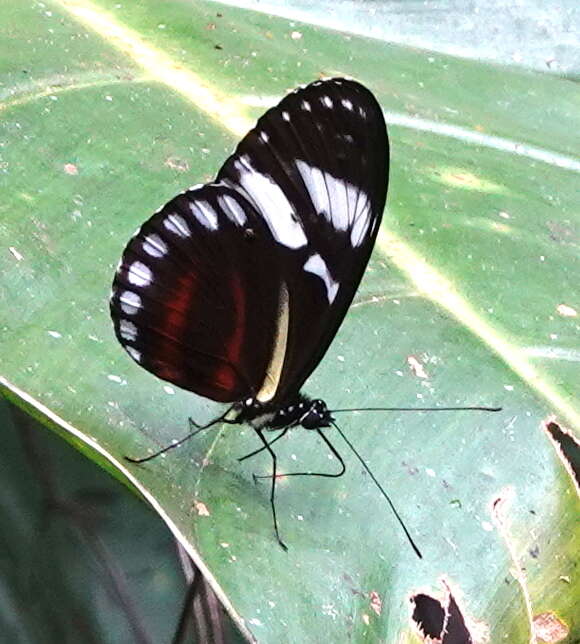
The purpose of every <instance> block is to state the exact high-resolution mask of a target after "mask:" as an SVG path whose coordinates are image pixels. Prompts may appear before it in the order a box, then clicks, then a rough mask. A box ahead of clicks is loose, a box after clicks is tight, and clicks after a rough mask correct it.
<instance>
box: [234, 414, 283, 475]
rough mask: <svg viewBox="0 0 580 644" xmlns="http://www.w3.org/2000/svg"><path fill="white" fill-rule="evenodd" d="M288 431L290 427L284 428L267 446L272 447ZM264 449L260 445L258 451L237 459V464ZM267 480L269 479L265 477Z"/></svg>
mask: <svg viewBox="0 0 580 644" xmlns="http://www.w3.org/2000/svg"><path fill="white" fill-rule="evenodd" d="M289 429H290V427H286V428H285V429H284V430H282V431H281V432H280V433H279V434H278V436H276V437H275V438H273V439H272V440H271V441H270V442H269V443H268V445H273V444H274V443H275V442H276V441H277V440H278V439H280V438H282V436H285V435H286V432H287V431H288V430H289ZM265 449H266V447H265V446H264V445H262V447H258V449H255V450H254V451H253V452H250V453H249V454H246V455H245V456H241V457H240V458H238V462H240V463H241V462H242V461H245V460H246V459H247V458H251V457H252V456H255V455H256V454H259V453H260V452H263V451H264V450H265ZM267 478H269V477H267Z"/></svg>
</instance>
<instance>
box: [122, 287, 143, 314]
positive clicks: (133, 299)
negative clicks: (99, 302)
mask: <svg viewBox="0 0 580 644" xmlns="http://www.w3.org/2000/svg"><path fill="white" fill-rule="evenodd" d="M119 302H120V304H121V310H122V311H123V313H126V314H127V315H135V313H137V311H138V310H139V309H140V308H141V307H142V306H143V302H142V301H141V297H140V296H139V295H138V294H137V293H133V291H123V292H122V293H121V295H120V296H119Z"/></svg>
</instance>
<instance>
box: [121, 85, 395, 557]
mask: <svg viewBox="0 0 580 644" xmlns="http://www.w3.org/2000/svg"><path fill="white" fill-rule="evenodd" d="M388 172H389V143H388V138H387V129H386V126H385V121H384V118H383V114H382V110H381V107H380V105H379V104H378V102H377V100H376V99H375V97H374V96H373V95H372V94H371V92H370V91H369V90H368V89H366V88H365V87H363V86H362V85H361V84H360V83H357V82H355V81H353V80H346V79H344V78H334V79H330V80H324V81H317V82H314V83H312V84H311V85H308V86H307V87H304V88H302V89H298V90H295V91H294V92H292V93H291V94H289V95H288V96H286V97H285V98H284V99H283V100H282V101H281V102H280V103H279V104H278V105H277V106H276V107H274V108H272V109H270V110H268V111H267V112H266V113H265V114H264V115H263V116H262V117H261V118H260V119H259V121H258V123H257V124H256V126H255V127H254V129H253V130H251V131H250V132H249V133H248V134H247V135H246V136H245V137H244V138H243V139H242V141H241V143H240V144H239V145H238V147H237V148H236V151H235V152H234V154H232V156H230V157H229V158H228V159H227V161H226V162H225V163H224V165H223V167H222V168H221V170H220V171H219V173H218V175H217V177H216V179H215V181H212V182H211V183H208V184H206V185H202V186H196V187H193V188H191V189H189V190H187V191H186V192H184V193H182V194H180V195H178V196H177V197H175V198H174V199H172V200H171V201H170V202H169V203H167V204H166V205H165V206H163V208H161V209H160V210H159V211H158V212H157V213H156V214H155V215H153V217H151V219H149V220H148V221H147V222H146V223H145V224H143V226H142V227H141V228H140V230H139V231H138V232H137V234H136V235H135V236H134V237H133V238H132V239H131V241H130V242H129V244H128V245H127V248H126V249H125V252H124V254H123V258H122V260H121V263H120V265H119V268H118V270H117V274H116V276H115V280H114V283H113V294H112V298H111V316H112V318H113V322H114V325H115V333H116V335H117V338H118V340H119V342H120V343H121V344H122V345H123V347H124V348H125V350H126V351H127V352H128V353H129V355H130V356H131V357H132V358H133V359H134V360H135V361H136V362H137V363H138V364H140V365H141V366H142V367H144V368H145V369H147V370H148V371H150V372H152V373H153V374H155V375H156V376H158V377H159V378H162V379H164V380H167V381H169V382H172V383H174V384H175V385H178V386H179V387H182V388H183V389H188V390H189V391H193V392H195V393H197V394H200V395H202V396H205V397H207V398H211V399H212V400H216V401H220V402H231V403H233V405H232V406H231V407H230V409H229V410H228V411H227V412H226V413H225V414H224V415H223V416H220V418H218V419H216V420H215V421H213V422H212V423H211V424H214V423H216V422H229V423H249V424H250V425H251V426H252V427H253V428H254V429H255V431H256V433H257V434H258V436H259V437H260V439H261V441H262V444H263V446H262V447H261V448H260V449H259V450H256V451H261V450H263V449H267V450H268V451H269V452H270V454H271V456H272V458H273V464H274V474H273V477H272V489H271V501H272V509H273V512H274V525H275V529H276V535H277V536H278V526H277V522H276V515H275V506H274V484H275V476H276V460H275V458H276V457H275V454H274V452H273V450H272V449H271V446H270V445H271V443H272V442H274V441H271V442H270V443H269V442H268V440H267V439H266V438H265V436H264V433H263V432H264V430H265V429H282V430H288V429H289V428H290V427H294V426H298V425H301V426H302V427H305V428H306V429H313V430H316V431H318V433H319V434H320V436H321V437H322V438H323V440H325V442H326V443H327V444H328V445H329V446H330V448H331V449H332V451H333V453H335V454H336V455H337V456H338V458H339V459H340V462H341V464H342V471H344V464H343V461H342V459H341V458H340V456H339V455H338V454H337V453H336V451H335V450H334V448H333V447H332V445H330V443H329V442H328V440H327V438H326V437H325V436H324V434H323V433H322V432H321V431H320V428H323V427H329V426H330V425H331V423H332V421H333V418H332V416H331V412H330V411H329V410H328V408H327V406H326V404H325V403H324V401H322V400H311V399H309V398H307V397H306V396H304V395H303V394H301V393H300V388H301V387H302V385H303V384H304V382H305V380H306V379H307V378H308V376H309V375H310V374H311V373H312V371H313V370H314V369H315V368H316V366H317V365H318V363H319V362H320V360H321V359H322V357H323V356H324V354H325V352H326V350H327V349H328V346H329V344H330V343H331V342H332V339H333V338H334V336H335V334H336V332H337V330H338V327H339V326H340V324H341V322H342V320H343V318H344V316H345V314H346V311H347V310H348V307H349V305H350V303H351V301H352V299H353V297H354V294H355V292H356V290H357V288H358V285H359V282H360V280H361V277H362V275H363V273H364V270H365V267H366V265H367V262H368V260H369V256H370V254H371V251H372V248H373V245H374V242H375V238H376V236H377V232H378V229H379V225H380V222H381V218H382V214H383V210H384V207H385V200H386V195H387V183H388ZM279 437H280V435H278V436H277V438H279ZM186 438H187V437H186ZM277 438H276V439H274V440H277ZM183 440H185V439H183ZM181 442H183V441H179V443H177V444H180V443H181ZM173 446H175V444H172V445H171V446H170V447H173ZM166 449H168V448H166ZM162 451H164V450H162ZM253 453H255V452H253ZM148 458H150V457H148ZM148 458H146V459H137V462H143V461H144V460H148ZM342 471H341V472H339V473H337V474H332V475H327V476H339V475H340V474H342ZM321 475H322V474H321ZM278 541H279V542H280V544H281V545H282V546H284V544H283V543H282V541H281V540H280V537H279V536H278ZM284 547H285V546H284Z"/></svg>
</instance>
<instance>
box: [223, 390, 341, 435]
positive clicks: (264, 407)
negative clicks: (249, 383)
mask: <svg viewBox="0 0 580 644" xmlns="http://www.w3.org/2000/svg"><path fill="white" fill-rule="evenodd" d="M228 420H230V422H234V423H248V424H249V425H251V426H252V427H255V428H256V429H286V428H288V427H295V426H299V425H300V426H302V427H304V428H305V429H319V428H321V427H330V424H331V421H332V416H331V414H330V411H329V410H328V407H327V406H326V403H325V402H324V400H320V399H319V398H316V399H314V400H313V399H311V398H308V397H307V396H305V395H304V394H298V395H297V396H296V398H295V399H294V400H292V401H289V402H286V403H285V404H283V405H280V404H273V403H262V402H260V401H258V400H256V399H255V398H247V399H246V400H244V401H242V402H240V403H237V404H236V405H235V406H234V407H233V409H232V415H231V417H230V418H228Z"/></svg>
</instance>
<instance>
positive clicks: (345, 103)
mask: <svg viewBox="0 0 580 644" xmlns="http://www.w3.org/2000/svg"><path fill="white" fill-rule="evenodd" d="M341 103H342V106H343V107H346V109H347V110H352V102H351V101H349V100H348V98H343V99H342V101H341Z"/></svg>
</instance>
